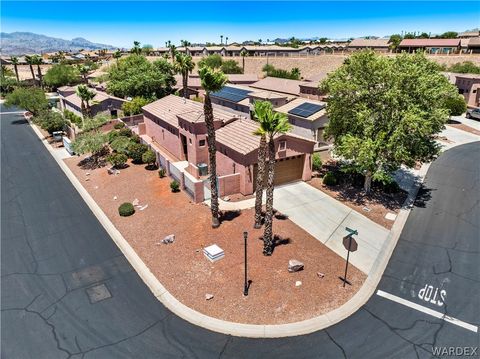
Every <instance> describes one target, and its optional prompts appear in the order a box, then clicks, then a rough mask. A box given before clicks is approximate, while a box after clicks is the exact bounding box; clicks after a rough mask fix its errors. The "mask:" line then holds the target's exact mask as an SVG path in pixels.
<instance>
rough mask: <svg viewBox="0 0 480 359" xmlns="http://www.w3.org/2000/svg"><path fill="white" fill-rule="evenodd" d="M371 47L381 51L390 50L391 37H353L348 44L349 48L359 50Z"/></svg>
mask: <svg viewBox="0 0 480 359" xmlns="http://www.w3.org/2000/svg"><path fill="white" fill-rule="evenodd" d="M365 49H371V50H375V51H379V52H388V51H389V49H390V48H389V39H353V40H352V41H351V42H350V43H349V44H348V50H350V51H357V50H365Z"/></svg>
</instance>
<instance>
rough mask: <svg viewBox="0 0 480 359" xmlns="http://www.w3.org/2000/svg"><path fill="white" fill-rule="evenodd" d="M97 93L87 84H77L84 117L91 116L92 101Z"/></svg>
mask: <svg viewBox="0 0 480 359" xmlns="http://www.w3.org/2000/svg"><path fill="white" fill-rule="evenodd" d="M96 95H97V93H96V92H95V91H92V90H90V89H89V88H88V87H87V86H86V85H78V86H77V96H78V97H80V100H81V101H82V103H81V106H82V114H83V116H84V117H86V116H90V101H92V100H93V99H94V98H95V96H96Z"/></svg>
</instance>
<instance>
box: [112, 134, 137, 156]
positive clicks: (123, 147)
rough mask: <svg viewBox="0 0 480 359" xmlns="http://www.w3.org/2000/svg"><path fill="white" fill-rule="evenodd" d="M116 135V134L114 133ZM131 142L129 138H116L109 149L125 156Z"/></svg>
mask: <svg viewBox="0 0 480 359" xmlns="http://www.w3.org/2000/svg"><path fill="white" fill-rule="evenodd" d="M116 133H118V132H116ZM132 143H133V142H132V141H131V139H130V137H127V136H116V137H115V139H114V140H113V141H112V142H111V143H110V147H111V148H112V150H114V151H115V152H117V153H123V154H125V155H128V154H129V149H128V148H129V146H130V145H131V144H132Z"/></svg>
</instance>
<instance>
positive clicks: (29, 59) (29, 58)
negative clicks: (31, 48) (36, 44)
mask: <svg viewBox="0 0 480 359" xmlns="http://www.w3.org/2000/svg"><path fill="white" fill-rule="evenodd" d="M34 56H36V55H31V56H30V55H26V56H25V61H26V62H27V64H28V65H29V66H30V72H31V73H32V79H33V84H34V85H35V84H36V83H37V79H36V78H35V72H34V71H33V65H35V57H34Z"/></svg>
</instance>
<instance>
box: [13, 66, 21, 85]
mask: <svg viewBox="0 0 480 359" xmlns="http://www.w3.org/2000/svg"><path fill="white" fill-rule="evenodd" d="M13 68H14V69H15V77H16V78H17V83H18V82H20V78H19V77H18V67H17V65H13Z"/></svg>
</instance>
